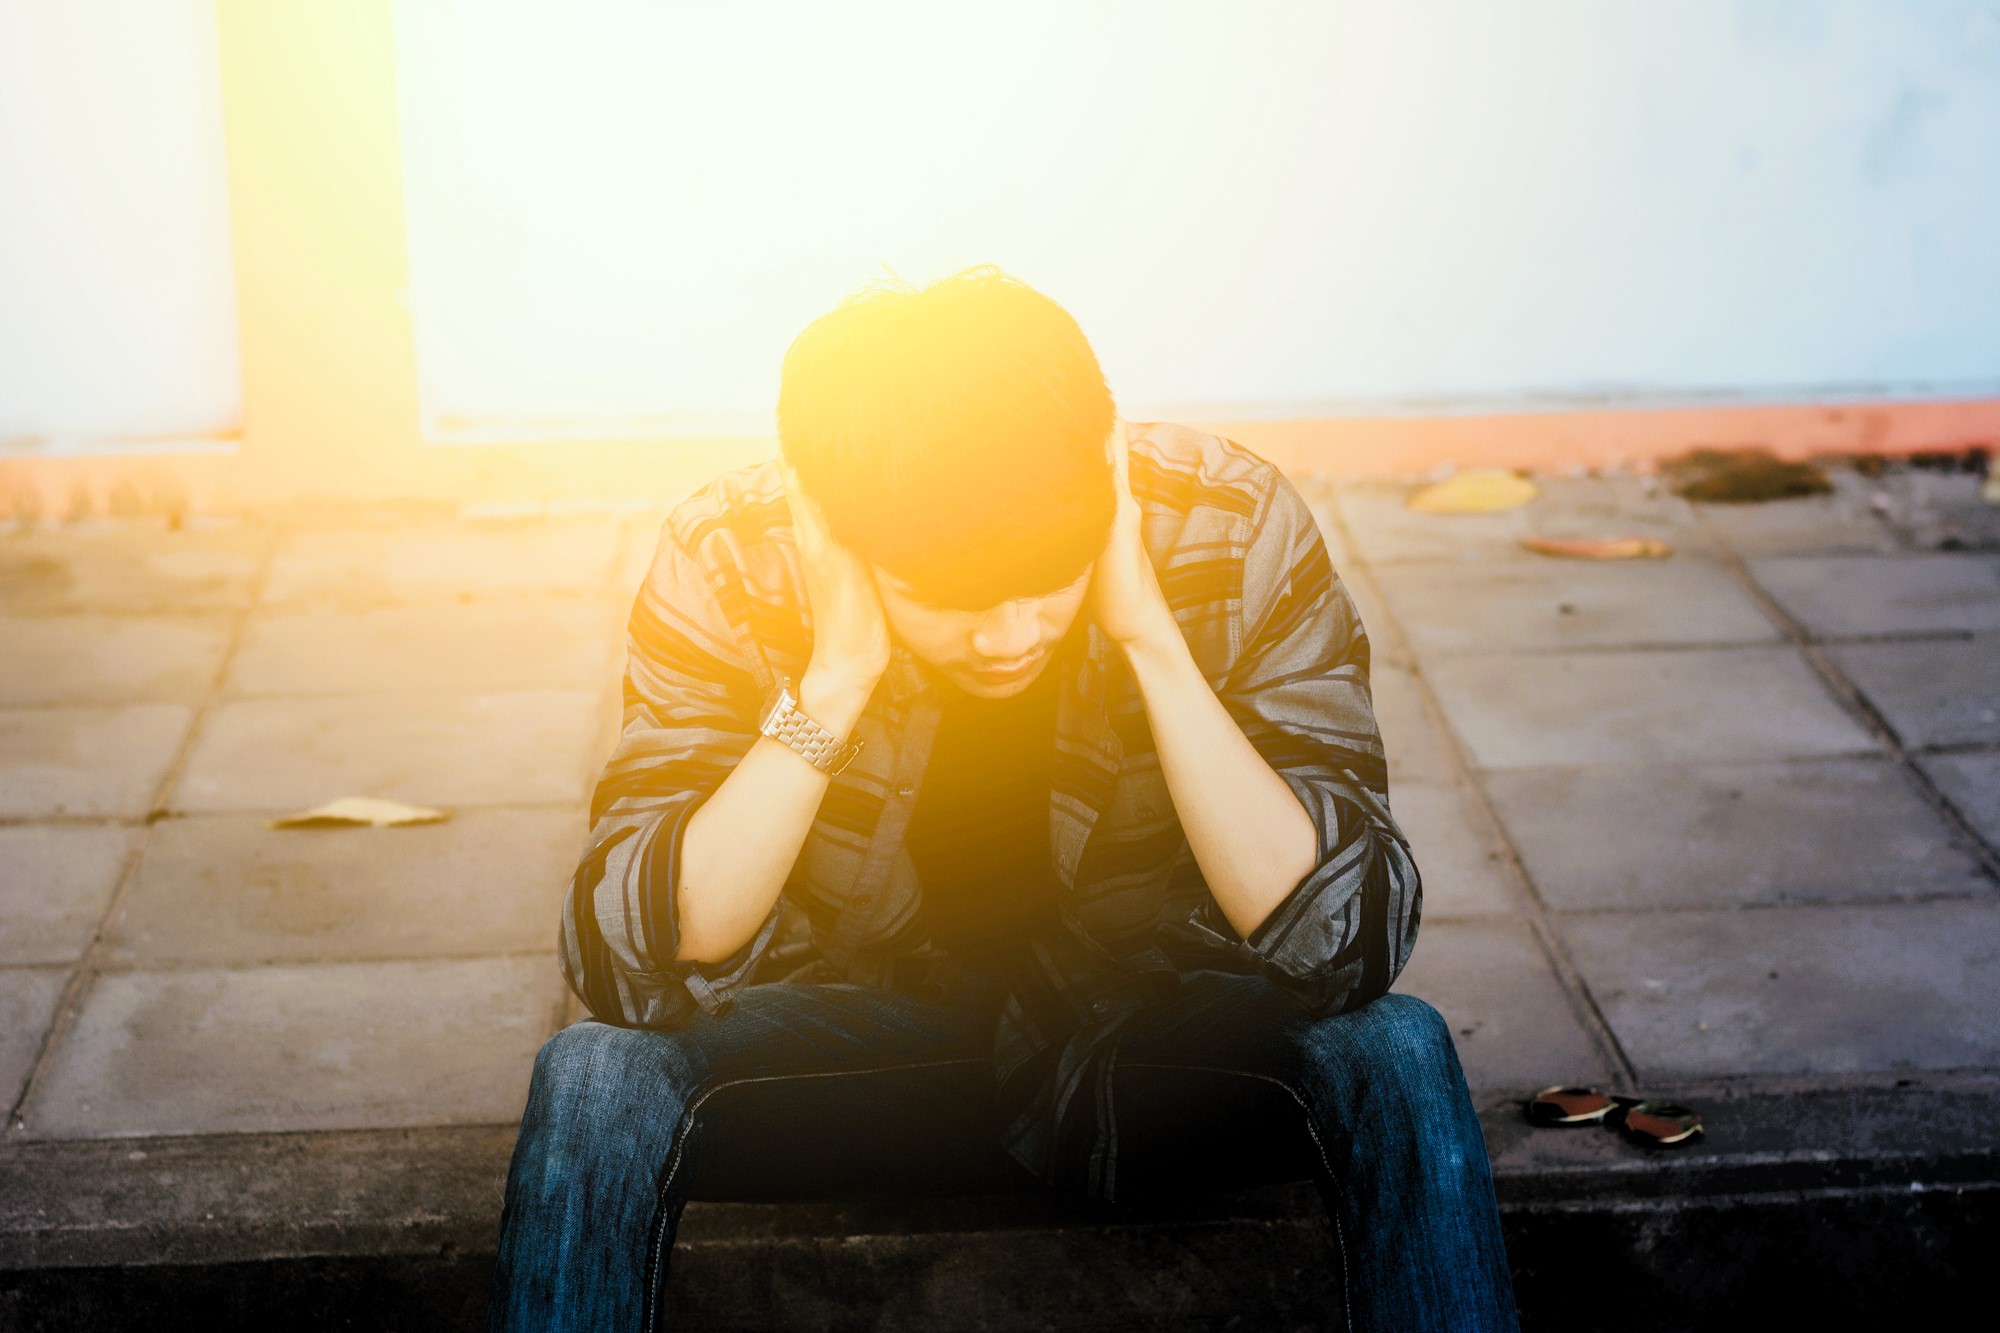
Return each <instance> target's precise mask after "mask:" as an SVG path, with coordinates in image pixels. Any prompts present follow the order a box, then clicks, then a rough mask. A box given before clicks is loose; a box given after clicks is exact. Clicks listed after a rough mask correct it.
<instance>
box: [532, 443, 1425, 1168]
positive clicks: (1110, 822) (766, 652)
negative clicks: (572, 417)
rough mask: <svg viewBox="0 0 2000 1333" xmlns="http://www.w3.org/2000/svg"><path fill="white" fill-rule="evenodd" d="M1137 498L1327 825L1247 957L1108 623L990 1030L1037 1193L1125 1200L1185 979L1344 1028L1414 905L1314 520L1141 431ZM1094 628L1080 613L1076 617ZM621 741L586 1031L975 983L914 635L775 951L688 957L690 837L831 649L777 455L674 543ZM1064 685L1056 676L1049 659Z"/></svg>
mask: <svg viewBox="0 0 2000 1333" xmlns="http://www.w3.org/2000/svg"><path fill="white" fill-rule="evenodd" d="M1128 438H1129V440H1130V446H1131V448H1130V460H1131V467H1130V478H1131V487H1132V493H1133V496H1134V498H1135V499H1137V501H1138V502H1139V505H1140V508H1141V510H1142V514H1143V522H1142V532H1143V540H1144V541H1145V544H1146V547H1147V549H1148V553H1149V554H1150V555H1151V557H1152V560H1153V564H1154V567H1155V569H1156V570H1157V571H1158V574H1159V578H1160V584H1161V587H1162V590H1163V591H1164V593H1165V595H1166V598H1167V601H1168V603H1169V605H1170V606H1171V608H1172V610H1173V614H1174V618H1175V620H1176V621H1177V622H1178V623H1179V625H1180V628H1181V632H1182V634H1183V635H1184V636H1185V638H1186V640H1187V643H1188V647H1189V649H1190V650H1191V652H1192V654H1193V657H1194V659H1195V661H1196V663H1197V664H1198V665H1199V666H1200V668H1201V671H1202V673H1203V675H1204V676H1205V677H1206V678H1207V680H1208V683H1209V685H1210V686H1211V688H1213V689H1214V690H1215V692H1216V694H1217V696H1218V697H1219V698H1220V699H1221V700H1222V702H1223V704H1224V705H1225V707H1226V708H1227V710H1228V712H1229V714H1230V716H1231V717H1233V718H1234V719H1235V720H1236V722H1237V724H1238V725H1239V726H1240V727H1241V728H1242V729H1243V733H1244V735H1245V736H1246V737H1248V738H1249V740H1250V741H1251V743H1252V744H1253V745H1254V746H1255V747H1256V749H1257V752H1258V753H1259V754H1260V755H1261V756H1262V757H1263V758H1264V760H1265V762H1267V763H1268V764H1270V765H1271V767H1272V769H1273V770H1274V771H1276V772H1277V773H1278V775H1279V776H1280V777H1282V778H1283V779H1284V781H1285V782H1286V783H1287V785H1289V786H1290V787H1291V789H1292V791H1293V792H1294V793H1296V794H1297V796H1298V798H1299V800H1300V802H1301V803H1302V804H1303V805H1304V806H1305V808H1306V809H1307V811H1308V812H1310V814H1311V816H1312V819H1313V823H1314V825H1315V826H1316V827H1317V829H1318V834H1319V838H1318V854H1317V863H1316V865H1315V867H1314V869H1313V870H1312V871H1311V872H1310V873H1308V874H1307V875H1306V876H1305V878H1304V879H1302V880H1300V881H1299V883H1298V884H1297V885H1296V886H1295V887H1294V888H1293V889H1292V890H1291V892H1290V893H1289V894H1288V896H1287V897H1286V898H1285V899H1284V900H1283V901H1282V902H1280V903H1279V905H1278V906H1277V907H1276V908H1275V909H1274V910H1273V911H1272V912H1271V914H1270V915H1269V917H1268V918H1266V919H1265V920H1264V921H1263V922H1262V923H1261V924H1260V925H1259V926H1258V928H1257V929H1256V930H1255V931H1253V932H1252V933H1251V934H1250V936H1249V937H1248V938H1243V937H1241V936H1239V935H1238V934H1237V932H1236V930H1235V928H1234V927H1233V926H1232V925H1231V924H1230V923H1229V921H1228V919H1227V918H1226V917H1225V916H1224V915H1223V914H1222V911H1221V909H1220V907H1219V906H1218V905H1217V904H1216V902H1215V899H1214V897H1213V896H1212V895H1211V894H1210V893H1209V891H1208V888H1207V885H1206V884H1205V883H1204V881H1203V879H1202V872H1201V868H1200V866H1198V865H1197V864H1196V863H1195V860H1194V855H1193V853H1192V851H1191V850H1190V848H1189V845H1188V840H1187V837H1186V834H1185V833H1184V832H1183V830H1182V828H1181V825H1180V821H1179V819H1178V818H1177V816H1176V814H1175V811H1174V806H1173V800H1172V797H1171V795H1170V793H1169V791H1168V788H1167V783H1166V778H1165V776H1164V774H1163V773H1162V771H1161V767H1160V763H1159V757H1158V755H1157V753H1156V752H1155V750H1154V745H1153V736H1152V730H1151V728H1150V726H1149V725H1148V719H1147V716H1146V712H1145V707H1144V704H1143V701H1142V699H1141V697H1140V695H1139V692H1138V687H1137V683H1136V682H1135V680H1134V679H1133V676H1132V673H1131V670H1130V668H1129V666H1127V664H1126V663H1125V661H1124V659H1123V656H1122V654H1121V653H1120V652H1119V651H1118V649H1117V648H1116V646H1115V645H1113V644H1112V643H1111V641H1110V639H1109V637H1108V636H1107V635H1105V633H1104V632H1103V631H1102V630H1101V629H1100V628H1099V627H1098V626H1097V625H1096V624H1094V623H1090V624H1088V625H1087V626H1086V629H1085V647H1084V651H1083V652H1082V653H1081V654H1079V655H1078V658H1077V659H1076V660H1073V661H1071V662H1069V663H1067V664H1066V667H1065V671H1064V675H1063V677H1062V679H1061V681H1060V688H1059V694H1058V698H1057V705H1056V732H1055V755H1054V763H1053V768H1052V775H1051V780H1050V791H1049V806H1048V810H1049V820H1048V855H1049V858H1050V865H1051V868H1052V869H1053V871H1054V873H1055V876H1056V880H1057V884H1058V886H1059V890H1060V892H1059V912H1058V917H1059V928H1058V929H1054V930H1050V931H1048V932H1046V933H1043V934H1040V935H1038V936H1037V937H1036V938H1035V940H1034V941H1033V944H1032V947H1031V948H1030V950H1029V957H1028V959H1027V960H1026V962H1025V963H1024V965H1023V967H1022V969H1021V971H1020V972H1019V973H1018V974H1017V975H1016V976H1015V977H1014V978H1012V980H1011V985H1010V988H1009V990H1008V993H1007V995H1006V997H1005V999H1004V1002H1003V1003H1002V1004H1001V1006H1000V1008H999V1011H998V1017H997V1020H996V1024H995V1029H994V1034H993V1058H994V1072H995V1077H996V1080H997V1084H996V1095H997V1097H998V1104H999V1107H1000V1110H1001V1126H1002V1134H1003V1138H1004V1143H1005V1147H1006V1149H1007V1151H1008V1152H1009V1153H1011V1154H1012V1155H1013V1156H1014V1158H1015V1159H1016V1160H1018V1161H1019V1162H1021V1163H1022V1164H1023V1165H1024V1166H1026V1167H1027V1168H1028V1169H1029V1170H1030V1171H1032V1172H1033V1173H1034V1174H1035V1175H1037V1176H1038V1177H1040V1178H1041V1179H1043V1180H1045V1181H1047V1182H1049V1183H1051V1184H1057V1185H1064V1186H1067V1187H1070V1188H1075V1189H1080V1190H1082V1191H1083V1192H1085V1193H1087V1194H1090V1195H1092V1196H1094V1197H1099V1198H1112V1197H1115V1166H1116V1160H1117V1133H1116V1119H1115V1116H1113V1114H1112V1112H1111V1099H1110V1082H1111V1067H1112V1064H1113V1059H1114V1055H1115V1048H1116V1044H1117V1039H1118V1037H1119V1035H1120V1031H1121V1029H1122V1027H1123V1025H1124V1024H1125V1022H1126V1020H1127V1018H1129V1016H1130V1015H1131V1014H1132V1013H1133V1012H1134V1011H1136V1010H1137V1009H1139V1008H1141V1007H1143V1006H1145V1005H1147V1004H1151V1003H1154V1002H1156V1001H1158V1000H1159V999H1160V998H1162V997H1164V996H1165V995H1167V994H1168V993H1170V992H1171V991H1172V989H1173V988H1174V987H1175V985H1177V984H1178V982H1179V981H1180V979H1181V978H1183V977H1185V976H1186V975H1188V974H1189V973H1192V972H1196V971H1203V970H1209V971H1222V972H1230V973H1239V974H1260V975H1262V976H1264V977H1266V978H1268V979H1269V980H1270V981H1271V982H1273V983H1274V984H1276V985H1277V986H1280V987H1282V988H1283V989H1284V990H1286V991H1287V992H1289V993H1290V994H1292V995H1293V996H1294V997H1295V998H1296V999H1297V1000H1298V1001H1299V1003H1300V1004H1301V1005H1302V1006H1304V1007H1305V1008H1306V1009H1307V1010H1308V1011H1310V1012H1312V1013H1315V1014H1322V1015H1323V1014H1332V1013H1337V1012H1341V1011H1343V1010H1346V1009H1351V1008H1354V1007H1357V1006H1359V1005H1362V1004H1365V1003H1367V1002H1368V1001H1370V1000H1372V999H1374V998H1375V997H1377V996H1379V995H1381V994H1383V993H1384V992H1385V991H1387V990H1388V989H1389V986H1390V984H1391V983H1392V982H1393V981H1394V980H1395V978H1396V976H1397V974H1398V973H1399V972H1400V971H1401V970H1402V967H1403V965H1404V963H1405V962H1406V961H1407V960H1408V959H1409V956H1410V951H1411V948H1412V946H1413V945H1414V943H1415V940H1416V931H1417V923H1418V919H1419V914H1420V909H1421V886H1420V884H1419V881H1418V877H1417V869H1416V865H1415V862H1414V861H1413V860H1412V858H1411V855H1410V849H1409V845H1408V842H1407V840H1406V839H1405V838H1404V837H1403V835H1402V833H1401V832H1400V831H1399V830H1398V829H1397V827H1396V824H1395V821H1394V819H1393V818H1392V817H1391V815H1390V812H1389V801H1388V776H1387V769H1386V765H1385V762H1384V757H1383V751H1382V740H1381V735H1380V732H1379V731H1378V729H1377V727H1376V723H1375V714H1374V709H1373V706H1372V703H1371V700H1370V695H1369V684H1368V638H1367V634H1366V632H1365V631H1364V630H1363V628H1362V625H1361V620H1360V617H1359V616H1358V615H1357V614H1356V612H1355V608H1354V603H1353V601H1352V600H1351V599H1350V598H1349V597H1348V594H1347V591H1346V589H1345V587H1343V586H1342V584H1341V582H1340V579H1339V577H1338V575H1337V574H1336V573H1335V572H1334V569H1333V565H1332V563H1331V561H1330V560H1329V559H1328V556H1327V551H1326V546H1325V543H1324V542H1323V540H1322V539H1321V537H1320V534H1319V529H1318V527H1317V525H1316V524H1315V522H1314V520H1313V517H1312V514H1311V511H1310V510H1309V509H1308V508H1307V506H1306V504H1305V502H1304V500H1303V499H1302V498H1301V497H1300V495H1299V493H1298V491H1297V490H1296V489H1295V488H1294V487H1293V486H1292V484H1291V482H1290V481H1288V480H1287V479H1286V478H1285V477H1284V475H1283V474H1282V473H1280V472H1279V471H1278V470H1277V469H1276V468H1275V467H1273V466H1272V465H1271V464H1270V463H1268V462H1266V461H1265V460H1264V459H1262V458H1259V457H1258V456H1256V455H1255V454H1253V453H1251V452H1250V451H1249V450H1247V449H1245V448H1243V447H1242V446H1241V445H1239V444H1236V443H1235V442H1234V441H1231V440H1227V439H1223V438H1220V437H1217V436H1214V435H1208V434H1204V433H1202V432H1199V431H1196V430H1192V429H1190V428H1188V427H1185V426H1179V425H1173V424H1169V423H1151V424H1143V423H1136V422H1135V423H1130V424H1129V426H1128ZM1086 614H1087V613H1086ZM627 650H628V651H627V661H626V668H625V676H624V726H623V731H622V733H621V735H620V737H619V740H618V743H617V746H616V748H615V750H614V751H613V753H612V755H611V757H610V759H609V761H608V762H607V763H606V765H605V769H604V772H603V775H602V777H601V778H600V780H599V781H598V784H597V787H596V790H595V793H594V795H593V798H592V801H591V829H590V836H589V841H588V845H587V847H586V850H585V852H584V854H583V857H582V860H581V863H580V864H579V865H578V867H577V869H576V873H575V875H574V876H573V878H572V880H571V883H570V886H569V890H568V894H567V896H566V899H565V902H564V906H563V920H562V937H561V963H562V969H563V973H564V975H565V977H566V978H567V979H568V981H569V984H570V985H571V986H572V987H573V988H574V989H575V990H576V992H577V993H578V994H579V995H580V996H581V997H582V999H583V1001H584V1003H585V1004H586V1005H587V1006H588V1007H589V1009H590V1011H591V1013H592V1014H593V1015H594V1016H596V1017H597V1018H599V1019H601V1020H603V1021H606V1022H610V1023H616V1024H621V1025H625V1026H636V1027H651V1028H665V1029H671V1028H673V1027H675V1026H677V1025H679V1024H681V1023H683V1022H685V1021H686V1020H687V1019H689V1018H690V1017H691V1016H693V1015H695V1014H697V1013H699V1012H707V1013H711V1014H719V1013H722V1012H724V1011H726V1010H727V1008H728V1006H729V1005H730V1003H731V1001H732V997H733V996H734V995H735V994H736V993H737V992H739V991H740V990H741V989H742V987H744V986H746V985H750V984H754V983H756V982H763V981H774V980H790V981H847V982H853V983H856V984H860V985H869V986H883V987H889V988H892V989H897V990H901V991H905V992H908V993H912V994H917V995H922V996H926V997H931V998H936V997H938V996H941V995H943V994H945V993H946V992H947V991H948V990H949V989H950V987H951V983H952V982H953V981H954V980H955V979H956V978H957V976H958V975H959V966H958V964H957V962H956V961H955V960H954V959H953V958H951V957H950V955H949V954H948V953H947V952H945V951H944V950H942V949H940V948H938V947H937V946H935V945H934V944H933V942H932V941H931V940H930V939H929V938H928V937H927V935H926V933H925V929H924V925H923V918H922V915H921V913H920V911H919V907H920V903H921V896H922V885H921V884H920V882H919V880H918V877H917V875H916V871H915V869H914V866H913V864H912V861H911V858H910V856H909V855H908V853H907V851H906V850H905V849H904V845H903V844H904V830H905V829H906V827H907V826H908V823H909V819H910V814H911V811H912V809H913V808H914V806H915V803H916V798H917V794H918V789H919V786H920V784H921V782H922V780H923V774H924V768H925V764H926V761H927V759H928V757H929V753H930V748H931V744H932V741H933V738H934V737H935V735H936V732H937V724H938V718H939V713H940V709H941V705H942V696H941V694H940V691H941V690H944V689H949V688H951V687H950V686H948V685H941V684H938V683H935V682H934V681H933V680H932V679H931V677H930V675H929V673H926V672H925V671H923V670H922V668H921V664H920V663H919V662H917V661H916V659H915V658H914V657H913V655H912V654H911V653H910V652H909V650H908V649H907V648H906V647H904V646H903V645H902V644H901V643H900V642H898V643H896V644H895V645H894V647H893V649H892V657H891V663H890V666H889V669H888V671H887V672H886V673H885V674H884V676H883V678H882V680H881V682H880V683H879V684H878V686H877V687H876V690H875V693H874V695H873V696H872V698H871V699H870V700H869V703H868V706H867V708H866V710H865V711H864V713H863V714H862V717H861V719H860V721H859V723H858V724H857V726H856V729H855V735H856V737H858V738H859V739H861V740H862V741H863V742H864V744H863V747H862V750H861V752H860V754H859V755H858V756H857V757H856V758H855V760H854V762H852V763H851V764H849V765H848V767H847V768H846V769H845V770H844V771H843V772H841V773H839V774H837V775H835V776H834V777H833V778H832V779H831V780H830V782H829V785H828V787H827V789H826V792H825V794H824V796H823V798H822V799H821V802H820V805H819V808H818V811H817V813H816V814H815V817H814V820H813V824H812V828H811V830H810V831H809V832H808V834H807V836H806V840H805V844H804V846H803V848H802V849H801V850H800V853H799V856H798V858H797V860H796V862H795V863H794V865H793V868H792V871H791V873H790V875H789V877H788V878H787V879H786V881H785V885H784V890H783V892H782V893H781V894H780V895H779V898H778V901H777V902H776V903H775V904H774V905H773V907H772V909H771V912H770V914H769V915H768V916H767V918H766V919H765V921H764V922H763V924H762V926H761V927H760V929H759V930H758V931H757V933H756V935H755V936H754V937H753V938H752V939H751V940H750V941H749V942H748V943H746V944H745V945H744V946H743V947H742V948H741V949H739V950H738V951H737V952H736V954H735V955H734V956H732V957H730V958H728V959H724V960H721V961H719V962H714V963H692V962H680V963H677V962H675V961H673V958H674V954H675V952H676V950H677V948H678V945H679V930H678V924H677V923H678V914H677V911H676V907H675V893H676V888H675V886H676V884H677V883H678V881H679V862H680V847H681V837H682V834H683V833H684V831H685V830H686V828H687V825H688V820H689V817H690V816H691V815H692V814H693V813H694V811H695V809H696V808H697V807H698V806H699V805H700V804H701V802H702V800H703V799H704V798H705V797H706V796H707V795H708V794H709V793H711V792H713V791H714V790H715V789H716V788H717V787H718V786H719V785H720V784H721V783H722V781H723V779H725V778H726V777H727V776H728V775H729V772H730V770H731V768H732V767H733V766H734V764H735V763H736V761H737V760H738V759H740V758H741V757H742V756H743V754H744V753H745V752H746V751H747V750H748V749H749V748H750V746H751V745H752V744H753V743H754V742H755V740H756V738H757V735H758V731H757V722H756V719H757V716H758V710H759V707H760V705H761V704H762V702H763V700H764V698H765V697H766V694H767V692H768V691H769V690H770V689H771V688H772V687H773V686H774V685H775V684H776V683H777V682H779V681H781V680H782V681H787V682H790V683H792V684H793V685H794V687H795V688H796V682H797V681H798V680H799V678H800V677H801V676H802V675H803V674H804V672H805V668H806V665H807V662H808V660H809V658H810V656H811V651H812V626H811V615H810V610H809V607H808V605H807V602H806V598H805V593H804V583H803V580H802V577H801V573H800V567H799V556H798V548H797V546H796V545H795V543H794V540H793V532H792V527H791V517H790V508H789V506H788V503H787V501H786V499H785V494H784V489H783V486H782V484H781V482H780V479H779V476H778V472H777V466H776V463H775V461H767V462H762V463H758V464H754V465H752V466H749V467H744V468H739V469H737V470H735V471H732V472H727V473H724V474H723V475H721V476H720V477H717V478H716V479H715V480H713V481H712V482H710V483H709V484H708V485H707V486H705V487H703V488H702V489H701V490H700V491H698V492H697V493H696V494H694V495H693V496H691V497H690V498H688V499H687V500H685V501H684V502H682V503H681V504H680V505H679V506H678V507H677V508H675V509H674V511H673V512H672V513H671V514H670V515H669V516H668V517H667V520H666V522H665V524H664V525H663V527H662V529H661V534H660V539H659V544H658V548H657V550H656V552H655V554H654V557H653V563H652V567H651V569H650V570H649V571H648V573H647V576H646V579H645V582H644V584H643V585H642V586H641V588H640V590H639V592H638V595H637V597H636V599H635V600H634V603H633V606H632V614H631V619H630V623H629V629H628V637H627ZM1052 669H1053V668H1052Z"/></svg>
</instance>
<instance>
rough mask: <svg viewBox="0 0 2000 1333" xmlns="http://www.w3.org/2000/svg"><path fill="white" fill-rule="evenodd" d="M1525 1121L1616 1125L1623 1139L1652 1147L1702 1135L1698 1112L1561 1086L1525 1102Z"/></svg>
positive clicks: (1667, 1145) (1586, 1089) (1685, 1140)
mask: <svg viewBox="0 0 2000 1333" xmlns="http://www.w3.org/2000/svg"><path fill="white" fill-rule="evenodd" d="M1528 1119H1529V1121H1530V1122H1532V1123H1534V1124H1537V1125H1594V1124H1599V1123H1603V1124H1607V1125H1616V1126H1617V1127H1618V1128H1619V1129H1621V1130H1623V1131H1624V1133H1625V1137H1626V1138H1628V1139H1632V1140H1633V1141H1635V1142H1638V1143H1643V1144H1646V1145H1647V1146H1648V1147H1653V1148H1670V1147H1673V1146H1674V1145H1675V1144H1680V1143H1686V1142H1688V1141H1689V1140H1691V1139H1693V1138H1695V1137H1696V1136H1698V1135H1699V1134H1700V1133H1701V1132H1702V1129H1701V1113H1700V1112H1699V1111H1692V1110H1689V1109H1688V1108H1687V1107H1685V1106H1680V1105H1677V1104H1675V1103H1673V1102H1656V1101H1649V1100H1647V1099H1645V1098H1643V1097H1620V1096H1618V1095H1617V1094H1616V1093H1611V1092H1599V1091H1598V1090H1597V1089H1596V1088H1567V1087H1563V1086H1561V1085H1557V1086H1556V1087H1553V1088H1543V1089H1542V1090H1541V1091H1540V1092H1538V1093H1536V1094H1535V1095H1534V1096H1533V1097H1531V1098H1529V1099H1528Z"/></svg>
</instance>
